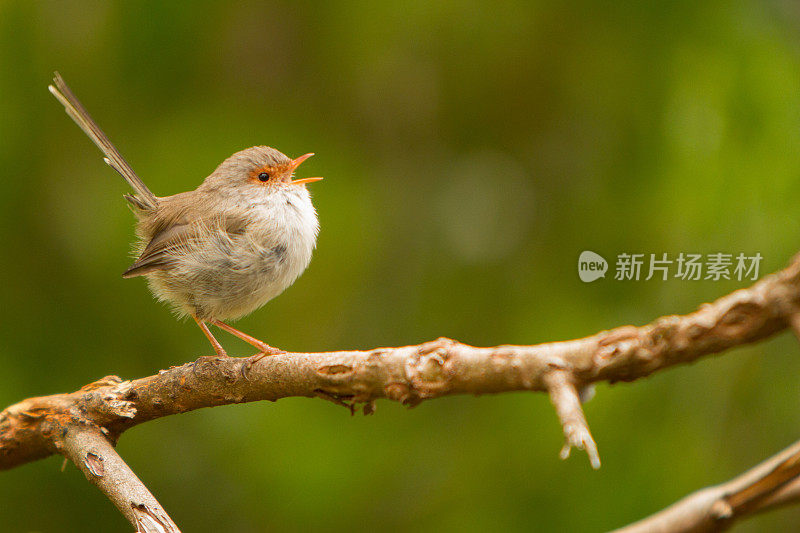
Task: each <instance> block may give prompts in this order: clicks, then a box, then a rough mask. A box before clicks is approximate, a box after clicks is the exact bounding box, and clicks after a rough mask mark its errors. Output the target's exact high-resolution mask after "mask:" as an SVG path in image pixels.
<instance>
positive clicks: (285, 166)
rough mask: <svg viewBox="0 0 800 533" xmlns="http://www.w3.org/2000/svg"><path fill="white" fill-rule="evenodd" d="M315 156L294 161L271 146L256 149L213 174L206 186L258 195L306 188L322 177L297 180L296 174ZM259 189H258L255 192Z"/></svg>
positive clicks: (239, 154)
mask: <svg viewBox="0 0 800 533" xmlns="http://www.w3.org/2000/svg"><path fill="white" fill-rule="evenodd" d="M312 155H314V154H305V155H301V156H300V157H297V158H295V159H290V158H289V157H287V156H285V155H284V154H283V153H281V152H279V151H278V150H276V149H274V148H270V147H269V146H253V147H251V148H247V149H246V150H241V151H239V152H236V153H235V154H233V155H232V156H230V157H229V158H227V159H226V160H225V161H223V162H222V163H221V164H220V165H219V166H218V167H217V169H216V170H215V171H214V173H213V174H211V175H210V176H209V177H208V178H206V181H205V183H204V185H205V186H207V187H213V188H231V187H233V188H236V189H244V190H249V191H251V192H255V191H256V190H258V189H261V190H263V191H264V192H271V191H275V190H277V189H280V188H284V187H302V186H304V185H305V184H307V183H313V182H315V181H319V180H321V179H322V178H301V179H296V180H293V179H292V178H293V177H294V171H295V170H296V169H297V167H299V166H300V163H302V162H303V161H305V160H306V159H308V158H309V157H311V156H312ZM255 188H257V189H255Z"/></svg>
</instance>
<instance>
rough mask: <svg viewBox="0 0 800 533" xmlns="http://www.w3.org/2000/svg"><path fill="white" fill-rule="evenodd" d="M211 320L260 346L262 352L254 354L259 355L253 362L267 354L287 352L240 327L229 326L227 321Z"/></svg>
mask: <svg viewBox="0 0 800 533" xmlns="http://www.w3.org/2000/svg"><path fill="white" fill-rule="evenodd" d="M209 322H211V323H212V324H214V325H215V326H217V327H219V328H221V329H224V330H225V331H227V332H228V333H230V334H231V335H236V336H237V337H239V338H240V339H242V340H243V341H244V342H246V343H248V344H252V345H253V346H255V347H256V348H258V350H259V351H261V352H262V353H260V354H258V355H257V356H253V357H254V358H255V357H257V358H256V359H254V360H253V361H252V362H255V361H257V360H258V359H261V358H262V357H264V356H265V355H277V354H279V353H286V352H284V351H283V350H281V349H280V348H274V347H272V346H270V345H269V344H267V343H266V342H264V341H260V340H258V339H256V338H255V337H251V336H250V335H248V334H247V333H243V332H241V331H239V330H238V329H236V328H233V327H231V326H229V325H228V324H226V323H225V322H221V321H219V320H209Z"/></svg>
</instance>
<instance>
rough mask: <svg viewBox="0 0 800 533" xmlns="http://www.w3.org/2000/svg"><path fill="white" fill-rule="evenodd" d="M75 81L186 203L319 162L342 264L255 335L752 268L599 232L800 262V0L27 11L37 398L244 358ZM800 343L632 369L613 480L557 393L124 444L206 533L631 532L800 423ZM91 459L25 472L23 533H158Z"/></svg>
mask: <svg viewBox="0 0 800 533" xmlns="http://www.w3.org/2000/svg"><path fill="white" fill-rule="evenodd" d="M56 69H58V70H60V71H61V72H62V74H63V75H64V77H65V78H66V80H67V81H68V83H70V84H71V85H72V87H73V89H74V90H75V92H76V94H78V96H79V97H80V98H81V99H82V100H83V101H84V103H85V105H86V106H87V108H88V109H89V110H90V111H91V113H92V114H93V115H94V116H95V118H96V119H97V121H98V122H99V123H100V125H101V126H102V127H103V128H104V129H105V130H106V131H107V133H108V134H109V136H110V137H111V138H112V140H114V141H115V143H116V144H117V146H118V147H119V149H120V150H121V152H122V153H123V154H124V155H125V156H126V158H127V159H128V160H129V161H130V162H131V164H132V166H133V167H134V169H135V170H136V171H137V172H138V173H139V174H140V175H141V176H142V177H143V178H144V179H145V181H146V182H147V183H148V184H149V185H150V187H151V188H152V190H153V191H155V192H156V194H161V195H167V194H172V193H176V192H180V191H183V190H187V189H190V188H193V187H195V186H196V185H198V184H199V183H200V181H201V180H202V179H203V178H204V177H205V176H206V175H207V174H208V173H210V172H211V171H212V170H213V169H214V168H215V166H216V165H217V164H218V163H219V162H220V161H221V160H222V159H224V158H225V157H227V156H228V155H229V154H231V153H232V152H234V151H236V150H239V149H242V148H245V147H248V146H251V145H254V144H269V145H272V146H275V147H277V148H279V149H280V150H282V151H284V152H285V153H287V154H289V155H292V156H297V155H300V154H302V153H305V152H309V151H313V152H316V154H317V156H316V157H315V158H313V159H311V160H310V161H308V162H307V163H306V164H304V165H303V167H302V169H301V175H304V176H313V175H323V176H325V177H326V180H325V181H324V182H322V183H320V184H315V185H314V186H312V191H313V195H314V199H315V203H316V206H317V208H318V211H319V214H320V219H321V224H322V232H321V235H320V239H319V246H318V250H317V252H316V255H315V258H314V260H313V261H312V263H311V266H310V268H309V269H308V271H307V272H306V273H305V275H303V276H302V277H301V278H300V279H299V280H298V281H297V282H296V283H295V285H294V286H293V287H291V288H290V289H289V290H288V291H287V292H286V293H285V294H284V295H282V296H280V297H279V298H277V299H276V300H274V301H272V302H270V303H269V304H268V305H267V306H266V307H265V308H263V309H262V310H260V311H258V312H256V313H253V314H252V315H251V316H250V317H248V318H246V319H243V320H241V321H239V322H238V323H237V325H238V326H239V327H241V328H242V329H244V330H245V331H247V332H251V333H253V334H254V335H256V336H258V337H261V338H263V339H266V340H267V341H269V342H270V343H272V344H274V345H276V346H280V347H282V348H285V349H289V350H307V351H315V350H334V349H342V348H370V347H374V346H379V345H384V346H387V345H401V344H410V343H418V342H422V341H425V340H430V339H433V338H435V337H437V336H440V335H445V336H450V337H454V338H457V339H459V340H462V341H464V342H468V343H472V344H477V345H495V344H502V343H521V344H531V343H538V342H544V341H551V340H559V339H569V338H574V337H579V336H584V335H589V334H592V333H594V332H596V331H598V330H601V329H605V328H611V327H614V326H617V325H622V324H628V323H632V324H641V323H645V322H648V321H650V320H651V319H653V318H654V317H657V316H660V315H662V314H669V313H683V312H689V311H691V310H693V309H694V308H695V307H696V306H697V305H699V304H700V303H702V302H704V301H708V300H711V299H714V298H716V297H718V296H720V295H723V294H725V293H727V292H730V291H732V290H734V289H736V288H737V287H741V286H745V285H747V284H749V282H739V281H736V280H732V281H719V282H712V281H707V282H706V281H704V282H689V281H681V280H674V279H673V280H669V281H655V280H653V281H649V282H645V281H639V282H634V281H629V282H622V281H614V280H613V279H612V278H611V277H607V278H606V279H604V280H599V281H597V282H595V283H592V284H585V283H582V282H581V281H580V280H579V279H578V276H577V272H576V262H577V257H578V255H579V254H580V252H581V251H583V250H587V249H588V250H593V251H595V252H598V253H600V254H602V255H605V256H606V257H607V258H609V259H611V260H612V261H613V258H614V257H615V256H616V254H619V253H622V252H628V253H648V254H649V253H658V254H660V253H664V252H666V253H669V254H678V253H680V252H686V253H688V252H700V253H711V252H728V253H738V252H746V253H755V252H759V253H761V254H762V255H763V257H764V260H763V263H762V268H761V271H762V273H767V272H769V271H773V270H776V269H779V268H781V267H782V266H783V265H785V264H786V262H787V261H788V260H789V258H790V257H791V256H792V255H793V254H794V253H795V252H797V251H798V248H799V247H800V239H798V231H797V228H798V220H799V219H800V213H798V207H797V206H798V196H800V156H799V155H798V154H799V153H800V150H799V149H798V148H800V75H799V74H800V8H798V5H797V3H796V2H792V1H789V0H783V1H777V0H772V1H770V0H739V1H728V0H725V1H711V2H697V1H655V2H588V1H569V2H552V3H550V2H531V1H530V0H518V1H501V2H488V1H487V2H477V1H457V2H456V1H447V2H429V1H417V2H404V3H397V4H395V3H389V2H374V1H361V2H305V1H286V2H263V3H262V2H204V1H196V2H100V1H98V2H62V1H59V2H29V1H24V0H22V1H8V0H2V1H0V168H1V169H2V177H0V250H2V260H1V261H0V265H2V268H1V269H0V270H1V271H2V278H0V279H1V280H2V290H0V339H2V340H0V368H2V372H1V374H0V404H2V405H3V406H5V405H9V404H11V403H13V402H16V401H18V400H20V399H22V398H25V397H29V396H34V395H43V394H50V393H56V392H63V391H72V390H75V389H76V388H78V387H80V386H82V385H83V384H85V383H87V382H89V381H91V380H94V379H96V378H100V377H101V376H104V375H108V374H117V375H119V376H122V377H124V378H134V377H140V376H144V375H148V374H151V373H154V372H156V371H157V370H158V369H161V368H165V367H167V366H169V365H173V364H181V363H183V362H185V361H189V360H193V359H195V358H196V357H198V356H200V355H208V354H209V352H210V348H209V346H208V344H207V342H206V340H205V338H204V337H203V335H202V334H201V333H200V332H199V331H198V330H197V327H196V326H195V325H194V324H193V323H190V322H182V323H181V322H177V321H175V320H174V318H173V317H172V316H171V314H170V312H169V310H168V309H167V308H166V307H164V306H163V305H161V304H158V303H156V302H154V301H153V300H152V298H151V296H150V295H149V293H148V291H147V290H146V288H145V283H144V280H142V279H135V280H123V279H122V278H121V277H120V274H121V273H122V271H123V270H124V269H125V268H126V267H127V266H128V264H129V262H130V257H129V254H130V244H129V242H130V240H131V237H132V224H133V217H132V215H131V213H130V212H128V210H127V209H126V207H125V203H124V201H123V200H122V194H123V193H124V192H127V190H126V187H125V184H124V183H123V181H122V180H121V179H120V178H119V177H118V176H117V175H116V174H114V172H113V171H111V170H110V169H109V168H107V167H106V166H105V165H104V164H103V163H102V160H101V158H100V154H99V152H98V151H97V150H96V148H95V147H94V146H93V145H91V144H90V142H89V141H88V140H87V139H86V137H85V136H84V135H83V133H82V132H81V131H80V130H79V129H78V128H77V127H76V126H75V125H74V124H73V123H72V122H71V121H70V120H69V119H68V118H67V117H66V116H65V114H64V113H63V110H62V109H61V107H60V106H59V105H58V103H57V102H56V101H55V100H54V99H53V98H52V97H51V96H50V94H49V93H48V92H47V90H46V86H47V84H48V82H49V80H50V76H51V74H52V71H53V70H56ZM220 338H222V339H223V341H224V344H226V345H227V346H228V348H229V350H230V352H231V353H232V354H234V355H248V354H249V353H250V352H251V350H250V349H249V347H247V346H246V345H244V344H242V343H240V342H239V341H238V340H236V339H233V338H232V337H229V336H226V335H221V337H220ZM799 353H800V347H798V345H797V342H796V341H795V340H793V339H792V338H790V337H789V336H788V335H786V334H784V335H781V336H778V337H776V338H774V339H772V340H770V341H768V342H764V343H761V344H758V345H755V346H751V347H747V348H742V349H737V350H735V351H734V352H732V353H727V354H725V355H723V356H721V357H717V358H706V359H704V360H702V361H701V362H700V363H698V364H696V365H693V366H691V367H681V368H676V369H672V370H669V371H666V372H661V373H659V374H657V375H655V376H653V377H651V378H649V379H646V380H642V381H639V382H636V383H632V384H620V385H616V386H613V387H612V386H607V385H603V386H600V387H598V394H597V396H596V397H595V399H594V400H592V401H591V402H590V403H589V404H587V406H586V412H587V416H588V419H589V422H590V425H591V427H592V430H593V432H594V435H595V438H596V439H597V442H598V445H599V448H600V452H601V456H602V458H603V467H602V469H601V470H600V471H597V472H595V471H592V470H591V469H590V467H589V465H588V461H587V460H586V457H585V455H584V454H582V453H580V452H579V453H575V454H573V457H572V458H571V459H569V460H568V461H566V462H564V461H561V460H559V459H558V450H559V448H560V446H561V443H562V436H561V430H560V428H559V424H558V422H557V420H556V417H555V414H554V413H553V411H552V408H551V407H550V405H549V402H548V400H547V398H546V397H545V396H543V395H541V394H524V393H519V394H507V395H501V396H487V397H481V398H473V397H452V398H446V399H440V400H436V401H431V402H429V403H425V404H422V405H421V406H419V407H417V408H416V409H413V410H407V409H405V408H403V407H401V406H398V405H396V404H393V403H389V402H385V401H382V402H379V403H378V411H377V413H376V414H375V416H372V417H363V416H356V417H353V418H351V417H350V416H348V414H347V413H346V411H345V410H344V409H341V408H340V407H337V406H334V405H333V404H329V403H326V402H322V401H319V400H310V399H303V398H296V399H285V400H281V401H279V402H277V403H275V404H271V403H259V404H253V405H240V406H233V407H222V408H215V409H211V410H204V411H200V412H195V413H191V414H186V415H182V416H177V417H173V418H168V419H162V420H159V421H155V422H152V423H148V424H146V425H144V426H141V427H138V428H136V429H134V430H132V431H130V432H129V433H126V434H125V436H124V437H123V438H122V440H121V442H120V445H119V450H120V452H121V454H122V455H123V457H125V459H127V461H128V462H129V463H130V465H131V466H132V467H133V469H134V470H135V471H136V472H137V473H138V474H139V476H140V477H141V478H142V479H143V480H144V481H145V482H146V484H147V485H148V486H149V487H150V489H151V490H152V491H153V492H154V493H155V494H156V496H157V497H158V498H159V499H160V501H161V502H162V503H163V504H164V506H165V507H166V508H167V510H169V511H170V513H171V514H172V516H173V518H174V519H175V520H176V521H177V522H178V523H179V524H181V525H182V526H183V528H184V529H185V531H242V532H249V531H265V530H283V531H306V530H311V529H316V530H333V531H336V530H339V531H343V530H357V531H359V530H360V531H367V530H376V529H381V530H386V531H442V530H460V531H489V530H504V531H523V530H525V531H530V530H536V531H601V530H606V529H609V528H612V527H616V526H622V525H624V524H626V523H629V522H631V521H634V520H636V519H638V518H641V517H643V516H645V515H648V514H650V513H652V512H655V511H657V510H659V509H661V508H662V507H664V506H666V505H668V504H670V503H672V502H673V501H675V500H676V499H678V498H680V497H681V496H683V495H685V494H687V493H689V492H691V491H693V490H696V489H698V488H700V487H703V486H707V485H710V484H714V483H717V482H721V481H724V480H726V479H728V478H730V477H732V476H734V475H735V474H737V473H739V472H741V471H743V470H744V469H746V468H748V467H749V466H751V465H753V464H755V463H757V462H758V461H760V460H762V459H763V458H765V457H767V456H768V455H771V454H772V453H774V452H777V451H778V450H780V449H781V448H783V447H785V446H786V445H788V444H790V443H791V442H793V441H794V440H796V439H797V438H798V435H800V411H799V410H798V409H797V402H798V397H799V396H800V386H799V385H798V379H797V373H798V370H800V358H799V357H798V354H799ZM60 466H61V459H60V458H58V457H51V458H49V459H47V460H44V461H39V462H37V463H34V464H28V465H25V466H23V467H20V468H17V469H15V470H12V471H9V472H3V473H0V501H2V502H3V503H2V505H0V524H2V525H0V529H2V530H3V531H88V530H97V531H100V530H103V531H127V530H129V529H130V528H129V526H128V525H127V523H126V522H125V521H124V520H123V519H122V518H121V516H120V515H118V513H117V511H116V510H115V509H114V508H113V507H112V505H111V504H110V503H109V502H107V501H106V500H105V499H104V498H103V497H102V495H101V494H100V493H99V492H98V491H97V490H96V489H95V488H94V487H92V486H91V485H90V484H89V483H87V482H86V481H85V480H84V479H83V477H82V475H81V474H80V473H79V472H78V471H77V469H75V468H74V467H72V466H68V467H67V468H66V471H65V472H63V473H61V472H60V471H59V468H60ZM798 527H800V508H795V509H788V510H783V511H779V512H773V513H769V514H767V515H764V516H762V517H758V518H755V519H752V520H750V521H748V522H746V523H745V524H743V525H742V526H740V528H739V530H740V531H786V530H789V529H796V528H798Z"/></svg>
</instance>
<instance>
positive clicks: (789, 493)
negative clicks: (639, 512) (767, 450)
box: [615, 441, 800, 533]
mask: <svg viewBox="0 0 800 533" xmlns="http://www.w3.org/2000/svg"><path fill="white" fill-rule="evenodd" d="M798 476H800V441H798V442H796V443H794V444H793V445H791V446H789V447H788V448H786V449H785V450H783V451H782V452H780V453H778V454H777V455H775V456H773V457H771V458H769V459H767V460H766V461H764V462H763V463H761V464H759V465H757V466H755V467H753V468H752V469H750V470H748V471H747V472H745V473H744V474H741V475H739V476H737V477H735V478H734V479H732V480H730V481H728V482H727V483H723V484H721V485H717V486H714V487H709V488H705V489H702V490H699V491H697V492H694V493H692V494H690V495H688V496H686V497H685V498H683V499H682V500H680V501H678V502H676V503H674V504H673V505H671V506H669V507H667V508H666V509H664V510H663V511H660V512H658V513H656V514H654V515H652V516H649V517H647V518H644V519H642V520H640V521H639V522H636V523H634V524H631V525H629V526H626V527H623V528H621V529H618V530H616V532H615V533H659V532H663V533H667V532H669V533H684V532H685V533H689V532H691V533H702V532H707V531H724V530H726V529H728V528H730V527H731V526H733V524H734V522H735V521H737V520H739V519H741V518H744V517H746V516H749V515H751V514H754V513H758V512H762V511H767V510H769V509H774V508H776V507H779V506H781V505H786V504H788V503H796V502H797V501H798V500H800V477H798Z"/></svg>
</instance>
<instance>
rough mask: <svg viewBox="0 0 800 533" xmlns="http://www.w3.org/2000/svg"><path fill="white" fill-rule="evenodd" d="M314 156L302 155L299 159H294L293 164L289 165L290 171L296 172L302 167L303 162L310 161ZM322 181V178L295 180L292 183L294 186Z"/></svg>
mask: <svg viewBox="0 0 800 533" xmlns="http://www.w3.org/2000/svg"><path fill="white" fill-rule="evenodd" d="M312 155H314V154H305V155H301V156H300V157H298V158H297V159H292V162H291V163H290V164H289V169H290V171H292V172H294V170H295V169H296V168H297V167H299V166H300V163H302V162H303V161H305V160H306V159H308V158H309V157H311V156H312ZM321 179H322V178H302V179H299V180H294V181H292V182H291V183H292V185H302V184H304V183H314V182H315V181H319V180H321Z"/></svg>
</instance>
